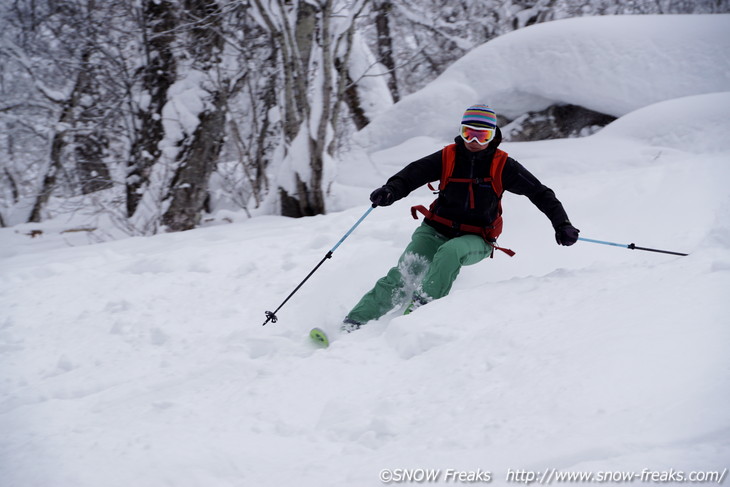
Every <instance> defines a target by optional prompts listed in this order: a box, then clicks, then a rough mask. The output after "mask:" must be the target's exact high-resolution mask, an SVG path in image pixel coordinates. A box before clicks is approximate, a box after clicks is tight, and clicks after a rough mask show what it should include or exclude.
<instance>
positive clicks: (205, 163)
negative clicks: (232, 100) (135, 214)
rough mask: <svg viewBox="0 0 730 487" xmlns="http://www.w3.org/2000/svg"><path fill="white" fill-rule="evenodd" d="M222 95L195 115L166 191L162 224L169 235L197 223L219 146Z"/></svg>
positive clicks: (223, 120) (222, 125) (222, 130)
mask: <svg viewBox="0 0 730 487" xmlns="http://www.w3.org/2000/svg"><path fill="white" fill-rule="evenodd" d="M224 106H225V101H224V100H223V95H220V94H219V95H218V98H217V99H216V100H215V101H214V103H213V105H212V106H211V108H210V109H209V110H207V111H204V112H203V113H201V114H200V115H199V118H200V123H199V124H198V127H197V129H196V131H195V133H194V134H193V136H192V138H191V139H190V140H189V141H188V142H187V144H186V146H185V148H184V149H183V150H182V152H181V153H180V155H179V160H180V165H179V166H178V170H177V172H176V174H175V178H174V179H173V181H172V185H171V187H170V192H169V197H170V199H171V201H170V206H169V207H168V208H167V211H165V214H164V215H163V216H162V224H163V225H165V226H167V229H168V230H170V231H173V232H177V231H183V230H190V229H192V228H195V227H196V226H197V225H198V223H199V222H200V215H201V213H202V212H203V210H204V209H205V202H206V200H207V198H208V181H209V180H210V175H211V174H212V173H213V171H214V170H215V166H216V163H217V161H218V155H219V154H220V151H221V147H222V146H223V140H224V133H225V123H226V112H225V110H224Z"/></svg>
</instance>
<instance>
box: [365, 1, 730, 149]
mask: <svg viewBox="0 0 730 487" xmlns="http://www.w3.org/2000/svg"><path fill="white" fill-rule="evenodd" d="M728 31H730V15H641V16H640V15H627V16H602V17H581V18H573V19H565V20H559V21H555V22H547V23H543V24H537V25H533V26H530V27H527V28H525V29H520V30H517V31H514V32H511V33H509V34H507V35H504V36H501V37H499V38H497V39H494V40H492V41H490V42H487V43H486V44H483V45H482V46H480V47H479V48H477V49H474V50H473V51H472V52H471V53H469V54H468V55H466V56H464V57H463V58H461V59H460V60H459V61H457V62H456V63H454V64H453V65H452V66H451V67H449V68H448V69H447V70H446V71H445V72H444V73H443V74H442V75H441V76H439V77H438V78H437V79H436V80H435V81H433V82H432V83H430V84H429V85H428V86H427V87H425V88H424V89H423V90H420V91H418V92H416V93H414V94H412V95H410V96H408V97H406V98H404V99H403V100H401V101H400V102H399V103H397V104H395V105H394V106H393V107H392V108H391V109H390V110H388V111H386V112H384V113H383V114H382V115H380V116H379V117H377V118H376V119H375V120H374V121H373V123H372V124H370V125H369V126H368V127H367V128H366V129H365V130H363V131H362V133H361V134H360V138H361V140H362V143H363V144H365V145H367V146H368V147H371V148H372V147H378V148H385V147H391V146H393V145H395V144H397V143H400V142H401V141H402V140H403V138H410V137H415V136H418V135H428V136H434V137H439V138H444V137H447V136H448V135H450V134H452V133H453V132H454V130H455V129H454V120H457V121H458V120H459V117H460V116H461V114H462V112H463V110H464V108H465V107H467V106H469V105H470V104H472V103H474V101H475V100H479V101H480V102H482V103H487V104H489V105H491V106H493V107H494V108H495V109H496V110H497V113H499V114H502V115H505V116H507V117H508V118H515V117H517V116H519V115H522V114H523V113H525V112H527V111H530V110H542V109H544V108H546V107H548V106H550V105H552V104H555V103H571V104H575V105H581V106H583V107H586V108H589V109H592V110H596V111H598V112H601V113H607V114H610V115H614V116H622V115H625V114H626V113H628V112H631V111H633V110H636V109H638V108H641V107H644V106H647V105H651V104H653V103H657V102H660V101H663V100H669V99H672V98H678V97H682V96H689V95H695V94H703V93H712V92H717V91H728V90H730V36H728V35H727V32H728ZM407 114H415V117H408V116H407ZM680 120H681V118H680ZM393 127H398V130H393Z"/></svg>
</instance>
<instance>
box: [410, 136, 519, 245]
mask: <svg viewBox="0 0 730 487" xmlns="http://www.w3.org/2000/svg"><path fill="white" fill-rule="evenodd" d="M506 162H507V153H506V152H504V151H502V150H500V149H497V151H496V152H495V154H494V157H493V158H492V166H491V167H490V169H489V177H488V178H476V179H468V178H452V177H451V175H452V174H453V173H454V166H455V165H456V144H451V145H447V146H446V147H444V148H443V150H442V151H441V180H440V182H439V188H438V189H439V191H442V190H443V189H444V188H445V187H446V185H447V184H449V183H466V184H469V205H470V207H471V208H474V185H475V184H481V183H490V184H491V186H492V190H493V191H494V193H495V194H496V195H497V200H498V207H497V218H495V219H494V221H493V222H492V224H491V225H488V226H486V227H478V226H475V225H465V224H463V223H458V222H454V221H452V220H449V219H448V218H443V217H441V216H439V215H436V214H435V213H433V211H432V210H433V207H434V205H435V204H436V201H434V202H433V203H431V206H430V208H429V209H426V207H424V206H423V205H418V206H414V207H412V208H411V215H412V216H413V218H415V219H418V216H417V215H416V213H417V212H418V213H421V214H422V215H423V216H424V217H425V218H426V219H427V220H431V221H434V222H436V223H440V224H442V225H446V226H448V227H451V228H454V229H456V230H459V231H461V232H464V233H473V234H476V235H480V236H482V237H484V239H485V240H486V241H487V242H488V243H489V244H490V245H492V247H494V248H495V249H498V250H501V251H503V252H505V253H506V254H507V255H509V256H510V257H511V256H513V255H514V252H513V251H511V250H509V249H503V248H501V247H497V246H496V245H495V244H494V242H495V241H496V240H497V237H499V235H500V234H501V233H502V193H504V188H503V187H502V171H503V170H504V165H505V163H506ZM429 188H431V189H432V190H433V189H434V188H433V187H432V186H431V184H430V183H429Z"/></svg>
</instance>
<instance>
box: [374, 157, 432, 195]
mask: <svg viewBox="0 0 730 487" xmlns="http://www.w3.org/2000/svg"><path fill="white" fill-rule="evenodd" d="M439 178H441V151H440V150H439V151H436V152H434V153H433V154H430V155H428V156H426V157H423V158H421V159H418V160H417V161H414V162H411V163H410V164H408V165H407V166H406V167H404V168H403V169H401V170H400V171H398V172H397V173H396V174H395V175H393V176H392V177H391V178H390V179H388V182H387V183H385V185H386V186H388V187H389V188H390V189H391V190H392V191H393V195H394V196H395V199H396V200H399V199H401V198H404V197H406V196H408V195H409V194H410V193H411V191H413V190H415V189H418V188H420V187H421V186H423V185H424V184H428V183H430V182H432V181H437V180H438V179H439Z"/></svg>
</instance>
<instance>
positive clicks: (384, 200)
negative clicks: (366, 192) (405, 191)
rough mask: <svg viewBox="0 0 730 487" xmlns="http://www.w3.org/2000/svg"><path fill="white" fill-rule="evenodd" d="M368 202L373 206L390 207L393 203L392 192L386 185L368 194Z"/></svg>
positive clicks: (393, 195)
mask: <svg viewBox="0 0 730 487" xmlns="http://www.w3.org/2000/svg"><path fill="white" fill-rule="evenodd" d="M370 201H371V202H372V203H373V206H390V205H392V204H393V202H395V194H394V193H393V190H392V189H390V187H389V186H388V185H387V184H386V185H385V186H383V187H382V188H378V189H376V190H375V191H373V192H372V193H370Z"/></svg>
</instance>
